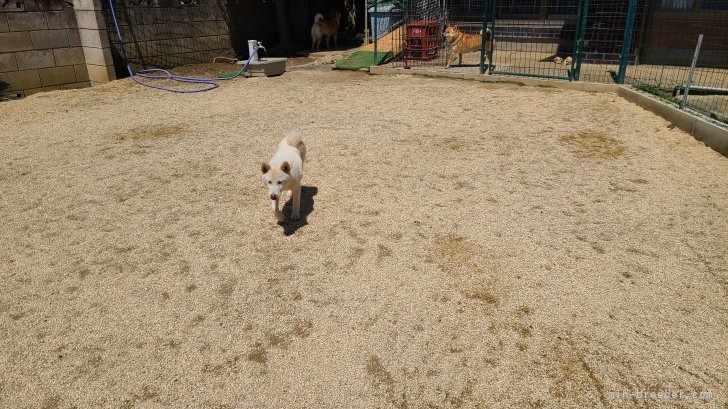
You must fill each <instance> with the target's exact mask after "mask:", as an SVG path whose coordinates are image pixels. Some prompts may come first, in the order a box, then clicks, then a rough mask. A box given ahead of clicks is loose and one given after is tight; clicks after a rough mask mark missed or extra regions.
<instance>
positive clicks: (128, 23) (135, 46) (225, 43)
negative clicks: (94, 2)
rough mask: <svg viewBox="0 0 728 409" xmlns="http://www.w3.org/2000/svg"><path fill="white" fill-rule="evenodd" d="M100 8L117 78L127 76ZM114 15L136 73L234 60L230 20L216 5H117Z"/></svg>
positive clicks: (121, 0) (204, 0)
mask: <svg viewBox="0 0 728 409" xmlns="http://www.w3.org/2000/svg"><path fill="white" fill-rule="evenodd" d="M103 4H104V14H105V18H106V26H107V27H109V28H110V30H112V31H110V33H111V35H110V36H109V39H110V43H111V50H112V53H113V54H114V62H115V65H116V70H117V75H118V76H126V66H125V63H124V59H123V57H122V55H121V44H120V42H119V40H118V39H117V38H116V33H114V32H113V27H114V22H113V21H112V16H111V11H110V9H109V5H108V3H107V2H104V3H103ZM114 11H115V12H116V16H117V22H118V24H119V30H120V32H121V35H122V38H123V40H124V50H125V51H126V55H127V57H128V59H129V63H130V64H131V67H132V69H133V70H134V71H138V70H140V69H144V68H150V67H159V68H171V67H179V66H182V65H187V64H196V63H209V62H211V61H212V60H213V58H215V57H218V56H224V57H231V56H233V53H232V51H231V45H230V35H229V27H228V22H227V20H228V17H227V14H226V11H225V9H224V8H223V7H221V5H220V4H219V3H218V2H217V1H215V0H115V1H114Z"/></svg>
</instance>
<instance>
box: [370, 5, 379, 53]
mask: <svg viewBox="0 0 728 409" xmlns="http://www.w3.org/2000/svg"><path fill="white" fill-rule="evenodd" d="M378 4H379V0H374V21H373V22H372V31H373V34H372V35H373V36H374V37H373V38H374V64H372V65H377V61H379V50H378V49H377V45H378V44H377V43H378V42H379V36H378V35H377V34H378V33H379V32H378V31H377V20H379V14H378V13H377V12H378V11H379V7H378Z"/></svg>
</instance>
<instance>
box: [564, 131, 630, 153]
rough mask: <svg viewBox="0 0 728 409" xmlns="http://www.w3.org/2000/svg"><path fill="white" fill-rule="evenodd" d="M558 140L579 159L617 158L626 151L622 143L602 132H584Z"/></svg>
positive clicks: (574, 133) (570, 134)
mask: <svg viewBox="0 0 728 409" xmlns="http://www.w3.org/2000/svg"><path fill="white" fill-rule="evenodd" d="M560 140H561V141H562V142H563V143H565V144H566V145H567V147H568V148H569V151H571V153H573V154H574V155H575V156H577V157H579V158H602V159H614V158H618V157H620V156H622V155H624V153H625V152H626V151H627V148H626V147H625V145H624V143H623V142H622V141H620V140H618V139H615V138H613V137H611V136H609V135H607V134H605V133H603V132H598V131H592V130H585V131H579V132H573V133H568V134H566V135H562V136H561V137H560Z"/></svg>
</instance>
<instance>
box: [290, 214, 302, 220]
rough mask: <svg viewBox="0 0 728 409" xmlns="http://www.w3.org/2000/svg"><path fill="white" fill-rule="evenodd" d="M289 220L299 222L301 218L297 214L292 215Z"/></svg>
mask: <svg viewBox="0 0 728 409" xmlns="http://www.w3.org/2000/svg"><path fill="white" fill-rule="evenodd" d="M291 220H301V216H300V215H299V214H292V215H291Z"/></svg>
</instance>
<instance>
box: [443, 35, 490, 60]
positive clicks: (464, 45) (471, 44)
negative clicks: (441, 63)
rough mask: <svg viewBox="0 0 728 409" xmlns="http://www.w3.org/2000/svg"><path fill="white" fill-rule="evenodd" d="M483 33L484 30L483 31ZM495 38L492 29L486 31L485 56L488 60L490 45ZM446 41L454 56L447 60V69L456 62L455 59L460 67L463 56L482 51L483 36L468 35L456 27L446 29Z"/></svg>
mask: <svg viewBox="0 0 728 409" xmlns="http://www.w3.org/2000/svg"><path fill="white" fill-rule="evenodd" d="M481 33H482V30H481ZM492 38H493V32H492V31H490V29H489V28H488V29H486V30H485V55H486V58H488V57H487V56H488V52H489V51H490V43H491V39H492ZM445 39H446V40H447V42H448V43H450V45H451V46H452V54H451V55H452V56H451V57H450V58H448V59H447V67H446V68H450V65H451V64H452V63H453V62H455V58H458V65H462V63H463V54H465V53H472V52H476V51H480V44H481V42H482V38H481V35H479V34H467V33H463V32H462V31H460V30H458V28H457V27H455V26H448V27H447V28H446V29H445Z"/></svg>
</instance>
